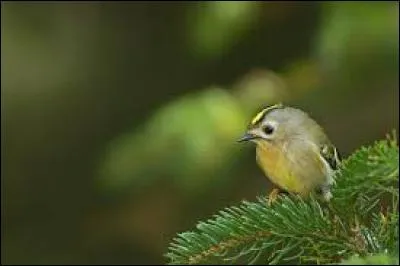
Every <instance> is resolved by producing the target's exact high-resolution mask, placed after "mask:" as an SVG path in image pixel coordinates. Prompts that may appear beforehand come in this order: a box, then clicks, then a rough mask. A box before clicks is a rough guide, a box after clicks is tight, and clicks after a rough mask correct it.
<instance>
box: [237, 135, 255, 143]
mask: <svg viewBox="0 0 400 266" xmlns="http://www.w3.org/2000/svg"><path fill="white" fill-rule="evenodd" d="M255 138H256V136H255V135H253V134H250V133H246V134H244V135H243V136H242V137H241V138H240V139H238V140H237V142H243V141H249V140H252V139H255Z"/></svg>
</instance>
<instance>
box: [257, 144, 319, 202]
mask: <svg viewBox="0 0 400 266" xmlns="http://www.w3.org/2000/svg"><path fill="white" fill-rule="evenodd" d="M256 153H257V162H258V164H259V165H260V167H261V169H262V170H263V171H264V173H265V174H266V175H267V177H268V178H269V179H270V180H271V182H273V183H274V184H275V185H277V186H278V187H280V188H282V189H285V190H286V191H288V192H294V193H299V194H304V195H305V194H308V193H309V192H310V190H311V189H312V187H313V186H314V185H315V184H316V183H319V181H318V180H317V179H319V177H318V176H321V173H320V172H319V173H315V172H318V171H315V168H316V167H317V166H316V165H315V159H313V158H312V157H311V153H310V152H307V151H306V152H305V153H304V152H300V153H299V152H298V151H293V150H291V147H290V146H285V145H280V146H278V145H275V144H274V143H270V142H263V143H258V145H257V149H256ZM310 159H311V160H310ZM310 162H311V164H310ZM307 168H308V169H307ZM307 171H308V172H307Z"/></svg>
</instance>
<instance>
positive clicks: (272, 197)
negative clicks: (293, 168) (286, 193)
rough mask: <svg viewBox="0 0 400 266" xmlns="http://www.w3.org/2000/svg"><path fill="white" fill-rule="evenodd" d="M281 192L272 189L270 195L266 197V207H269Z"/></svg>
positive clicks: (277, 189)
mask: <svg viewBox="0 0 400 266" xmlns="http://www.w3.org/2000/svg"><path fill="white" fill-rule="evenodd" d="M280 192H281V190H280V189H279V188H274V189H273V190H272V191H271V193H269V195H268V206H271V204H272V203H273V202H274V201H275V200H276V199H277V198H278V195H279V193H280Z"/></svg>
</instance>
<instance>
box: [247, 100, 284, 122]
mask: <svg viewBox="0 0 400 266" xmlns="http://www.w3.org/2000/svg"><path fill="white" fill-rule="evenodd" d="M282 107H283V104H282V103H278V104H275V105H272V106H269V107H267V108H264V109H263V110H261V111H260V112H258V113H257V114H256V115H255V116H254V117H253V119H252V120H251V124H252V125H255V124H257V123H259V122H260V121H261V120H262V119H263V117H264V115H265V114H266V113H267V112H269V111H271V110H273V109H276V108H282Z"/></svg>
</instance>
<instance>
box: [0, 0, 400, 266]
mask: <svg viewBox="0 0 400 266" xmlns="http://www.w3.org/2000/svg"><path fill="white" fill-rule="evenodd" d="M1 7H2V8H1V19H2V20H1V37H2V47H1V64H2V69H1V93H2V94H1V96H2V97H1V99H2V102H1V106H2V109H1V111H2V117H1V118H2V119H1V121H2V130H1V135H2V139H1V141H2V145H1V152H2V167H1V169H2V173H1V174H2V177H1V182H2V183H1V185H2V189H1V192H2V193H1V194H2V198H1V209H2V213H1V222H2V226H1V230H2V231H1V253H2V256H1V262H2V264H63V263H67V264H78V263H83V264H150V263H156V264H164V263H165V262H166V260H165V258H164V257H163V254H164V253H165V252H166V250H167V246H168V243H169V242H170V240H171V238H172V237H174V236H175V234H176V233H177V232H181V231H186V230H190V229H192V228H194V225H195V223H196V221H198V220H205V219H207V218H209V217H211V216H212V215H213V214H215V213H216V212H217V211H218V210H219V209H221V208H223V207H227V206H230V205H236V204H238V203H239V202H240V201H241V200H243V199H247V200H254V199H255V197H256V196H257V195H260V194H265V193H267V192H268V190H269V189H270V184H269V183H268V181H267V180H266V179H265V178H264V177H263V174H262V172H261V171H260V170H259V169H258V167H257V166H256V163H255V154H254V147H253V146H252V145H239V144H237V143H236V142H235V141H236V139H237V138H238V137H239V136H240V135H241V134H242V133H243V131H244V130H245V128H246V126H247V123H248V121H249V119H250V118H251V117H252V115H254V114H255V112H257V111H258V110H260V108H261V107H262V106H265V105H269V104H274V103H277V102H283V103H285V104H288V105H293V106H296V107H300V108H302V109H303V110H305V111H307V112H308V113H309V114H310V115H311V116H312V117H313V118H315V119H316V120H317V121H318V122H319V123H320V124H322V125H323V127H324V128H325V129H326V131H327V133H328V135H329V136H330V138H331V139H332V141H333V142H334V143H335V144H336V146H337V147H338V149H339V150H340V152H341V153H342V154H343V156H347V155H349V154H350V153H351V152H352V151H354V149H356V148H358V147H360V146H361V145H367V144H371V143H372V142H373V141H375V140H377V139H381V138H384V137H385V134H386V133H390V132H391V130H392V129H393V128H395V129H397V130H398V127H399V123H398V118H399V117H398V112H399V102H398V86H399V78H398V71H399V60H398V48H399V42H398V39H399V34H398V31H399V28H398V27H399V26H398V25H399V24H398V20H399V9H398V3H397V2H364V3H362V2H347V3H346V2H343V3H339V2H336V3H335V2H318V3H314V2H296V3H294V2H169V3H161V2H119V3H118V2H97V3H96V2H92V3H90V2H86V3H84V2H82V3H72V2H71V3H67V2H64V3H62V2H59V3H45V2H43V3H34V2H29V3H28V2H25V3H24V2H15V3H13V2H4V1H2V3H1Z"/></svg>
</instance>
